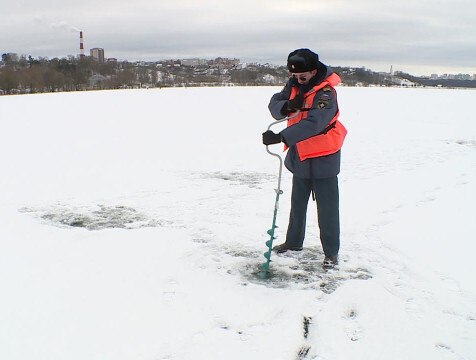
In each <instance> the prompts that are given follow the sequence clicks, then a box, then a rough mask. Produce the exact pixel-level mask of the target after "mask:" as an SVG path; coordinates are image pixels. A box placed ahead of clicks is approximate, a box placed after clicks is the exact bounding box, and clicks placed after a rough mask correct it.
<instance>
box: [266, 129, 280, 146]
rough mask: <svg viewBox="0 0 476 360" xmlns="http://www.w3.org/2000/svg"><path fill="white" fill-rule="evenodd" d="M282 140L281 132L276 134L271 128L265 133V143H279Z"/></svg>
mask: <svg viewBox="0 0 476 360" xmlns="http://www.w3.org/2000/svg"><path fill="white" fill-rule="evenodd" d="M282 140H283V138H282V137H281V134H275V133H274V132H272V131H271V130H268V131H266V132H264V133H263V144H265V145H272V144H279V143H280V142H281V141H282Z"/></svg>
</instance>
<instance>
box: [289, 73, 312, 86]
mask: <svg viewBox="0 0 476 360" xmlns="http://www.w3.org/2000/svg"><path fill="white" fill-rule="evenodd" d="M316 74H317V70H312V71H306V72H302V73H291V75H292V76H293V77H295V78H296V79H297V81H298V83H299V84H301V85H303V84H308V83H309V80H311V79H312V78H313V77H314V76H315V75H316Z"/></svg>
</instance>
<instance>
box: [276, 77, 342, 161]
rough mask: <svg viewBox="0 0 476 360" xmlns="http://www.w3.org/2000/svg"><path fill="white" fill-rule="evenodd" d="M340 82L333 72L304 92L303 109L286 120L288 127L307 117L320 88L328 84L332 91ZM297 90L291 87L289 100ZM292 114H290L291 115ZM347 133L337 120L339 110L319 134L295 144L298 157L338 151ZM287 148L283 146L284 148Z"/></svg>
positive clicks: (313, 156)
mask: <svg viewBox="0 0 476 360" xmlns="http://www.w3.org/2000/svg"><path fill="white" fill-rule="evenodd" d="M339 83H340V77H339V75H337V74H335V73H333V74H331V75H330V76H329V77H327V78H326V79H325V80H324V81H323V82H322V83H320V84H319V85H316V86H314V87H313V88H312V89H311V90H309V91H308V92H307V93H306V94H304V103H303V109H307V110H302V111H301V112H300V113H299V114H298V115H297V116H295V117H293V118H292V119H289V120H288V127H289V126H292V125H294V124H297V123H298V122H300V121H301V120H306V118H307V117H308V113H309V110H311V107H312V104H313V102H314V97H315V96H316V94H317V92H318V91H319V90H321V89H322V88H324V87H326V86H329V87H330V88H331V89H332V90H333V91H334V92H335V89H334V86H335V85H337V84H339ZM298 92H299V88H298V87H293V88H292V89H291V95H290V96H289V100H292V99H294V98H295V97H296V96H297V94H298ZM291 116H292V115H291ZM346 135H347V130H346V128H345V127H344V125H342V123H341V122H340V121H339V110H337V113H336V114H335V116H334V117H333V118H332V120H331V121H330V123H329V125H328V126H327V128H326V129H325V130H324V131H323V132H322V133H320V134H318V135H315V136H313V137H310V138H309V139H306V140H303V141H300V142H298V143H297V144H296V147H297V151H298V154H299V158H300V159H301V161H303V160H306V159H309V158H315V157H320V156H326V155H331V154H334V153H336V152H338V151H339V150H340V149H341V147H342V144H343V143H344V139H345V136H346ZM286 149H287V146H285V148H284V150H286Z"/></svg>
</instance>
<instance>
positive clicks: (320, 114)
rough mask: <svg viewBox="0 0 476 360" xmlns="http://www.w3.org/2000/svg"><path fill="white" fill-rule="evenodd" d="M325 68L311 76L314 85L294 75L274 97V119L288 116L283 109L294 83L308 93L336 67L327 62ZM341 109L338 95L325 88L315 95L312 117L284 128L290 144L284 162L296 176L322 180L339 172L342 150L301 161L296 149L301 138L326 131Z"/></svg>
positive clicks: (271, 102) (272, 101) (270, 107)
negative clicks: (303, 81)
mask: <svg viewBox="0 0 476 360" xmlns="http://www.w3.org/2000/svg"><path fill="white" fill-rule="evenodd" d="M322 70H325V71H319V72H318V74H317V75H316V77H315V78H313V79H311V82H310V84H307V85H300V84H299V83H298V82H297V80H296V79H294V78H290V79H289V80H288V82H287V83H286V86H285V87H284V88H283V90H282V91H281V92H279V93H277V94H274V95H273V96H272V97H271V100H270V102H269V105H268V108H269V111H270V113H271V115H272V116H273V118H275V119H277V120H279V119H282V118H284V115H283V114H282V112H281V110H282V109H283V107H284V106H286V102H287V101H288V100H289V96H290V94H291V88H292V87H293V86H299V88H300V89H299V91H300V93H306V92H307V91H309V90H310V89H311V88H312V87H314V86H316V85H318V84H320V83H321V82H322V81H324V79H326V78H327V77H328V76H330V75H331V74H332V73H333V71H332V69H331V68H330V67H328V66H325V65H323V67H322ZM313 80H314V81H313ZM318 104H319V105H318ZM337 110H338V105H337V98H336V95H335V93H334V91H326V90H325V88H324V89H320V90H319V91H318V92H317V94H316V96H315V97H314V103H313V104H312V109H311V110H309V113H308V117H307V118H306V119H305V120H301V121H300V122H298V123H297V124H295V125H292V126H290V127H287V128H286V129H284V130H283V131H281V136H282V138H283V140H284V142H285V143H286V144H287V145H288V146H289V149H288V153H287V155H286V159H285V160H284V165H285V166H286V168H287V169H288V170H289V171H291V172H292V173H293V174H294V175H295V176H297V177H299V178H305V179H309V178H315V179H322V178H329V177H333V176H336V175H337V174H339V172H340V154H341V152H340V151H338V152H337V153H335V154H331V155H327V156H321V157H317V158H311V159H306V160H304V161H301V160H300V159H299V155H298V152H297V148H296V143H298V142H299V141H302V140H305V139H308V138H310V137H312V136H315V135H317V134H319V133H320V132H322V131H323V130H324V129H325V128H326V127H327V126H328V125H329V123H330V121H331V120H332V119H333V118H334V116H335V114H336V113H337Z"/></svg>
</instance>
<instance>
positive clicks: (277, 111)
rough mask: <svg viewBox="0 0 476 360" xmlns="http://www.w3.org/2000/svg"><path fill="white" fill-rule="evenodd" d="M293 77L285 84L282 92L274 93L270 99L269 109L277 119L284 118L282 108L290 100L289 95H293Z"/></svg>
mask: <svg viewBox="0 0 476 360" xmlns="http://www.w3.org/2000/svg"><path fill="white" fill-rule="evenodd" d="M292 81H293V79H292V78H291V79H289V80H288V82H287V83H286V85H285V86H284V88H283V90H281V92H279V93H276V94H274V95H273V96H272V97H271V100H270V101H269V105H268V109H269V112H270V113H271V116H272V117H273V118H275V119H276V120H280V119H282V118H284V117H285V116H286V115H284V114H283V113H282V112H281V110H282V109H283V107H284V106H285V105H286V103H287V101H288V100H289V96H290V95H291V87H292Z"/></svg>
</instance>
